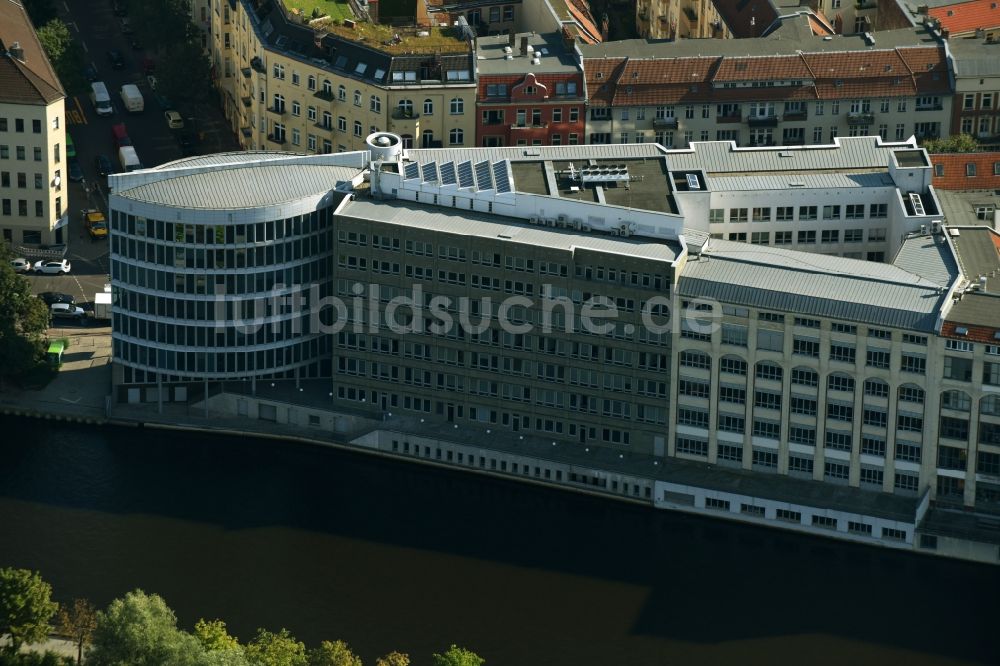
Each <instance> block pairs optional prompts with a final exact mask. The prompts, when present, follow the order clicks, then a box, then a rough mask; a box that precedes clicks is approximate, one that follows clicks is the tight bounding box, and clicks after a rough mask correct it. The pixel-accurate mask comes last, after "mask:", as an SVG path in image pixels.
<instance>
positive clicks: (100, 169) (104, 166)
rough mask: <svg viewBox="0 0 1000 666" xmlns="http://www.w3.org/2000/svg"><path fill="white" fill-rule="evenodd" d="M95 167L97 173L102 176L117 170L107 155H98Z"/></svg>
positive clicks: (95, 159)
mask: <svg viewBox="0 0 1000 666" xmlns="http://www.w3.org/2000/svg"><path fill="white" fill-rule="evenodd" d="M94 168H95V169H96V170H97V175H98V176H100V177H101V178H104V177H105V176H107V175H108V174H112V173H114V172H115V167H114V165H113V164H112V163H111V158H110V157H108V156H107V155H98V156H97V157H95V158H94Z"/></svg>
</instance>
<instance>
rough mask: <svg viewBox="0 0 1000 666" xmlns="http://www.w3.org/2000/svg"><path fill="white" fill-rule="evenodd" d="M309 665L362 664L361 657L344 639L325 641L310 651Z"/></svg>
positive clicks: (350, 665)
mask: <svg viewBox="0 0 1000 666" xmlns="http://www.w3.org/2000/svg"><path fill="white" fill-rule="evenodd" d="M309 666H361V657H359V656H358V655H356V654H354V653H353V652H351V648H349V647H347V643H345V642H344V641H333V642H331V641H323V642H322V643H320V645H319V647H318V648H314V649H313V650H310V651H309Z"/></svg>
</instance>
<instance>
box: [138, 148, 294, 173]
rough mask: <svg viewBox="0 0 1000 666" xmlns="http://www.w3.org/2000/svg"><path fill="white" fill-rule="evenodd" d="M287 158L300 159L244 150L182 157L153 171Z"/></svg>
mask: <svg viewBox="0 0 1000 666" xmlns="http://www.w3.org/2000/svg"><path fill="white" fill-rule="evenodd" d="M288 157H301V155H298V154H297V153H286V152H275V151H267V150H246V151H234V152H231V153H213V154H211V155H195V156H193V157H182V158H181V159H179V160H174V161H173V162H166V163H164V164H161V165H159V166H157V167H154V169H155V170H158V171H160V170H163V169H176V168H178V167H185V168H187V167H200V166H210V165H217V164H249V163H251V162H263V161H265V160H279V159H285V158H288Z"/></svg>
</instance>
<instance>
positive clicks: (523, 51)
mask: <svg viewBox="0 0 1000 666" xmlns="http://www.w3.org/2000/svg"><path fill="white" fill-rule="evenodd" d="M521 55H528V36H527V35H521Z"/></svg>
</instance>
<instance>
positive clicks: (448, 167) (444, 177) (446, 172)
mask: <svg viewBox="0 0 1000 666" xmlns="http://www.w3.org/2000/svg"><path fill="white" fill-rule="evenodd" d="M457 182H458V179H457V176H456V174H455V163H454V162H445V163H444V164H442V165H441V184H442V185H454V184H455V183H457Z"/></svg>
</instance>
